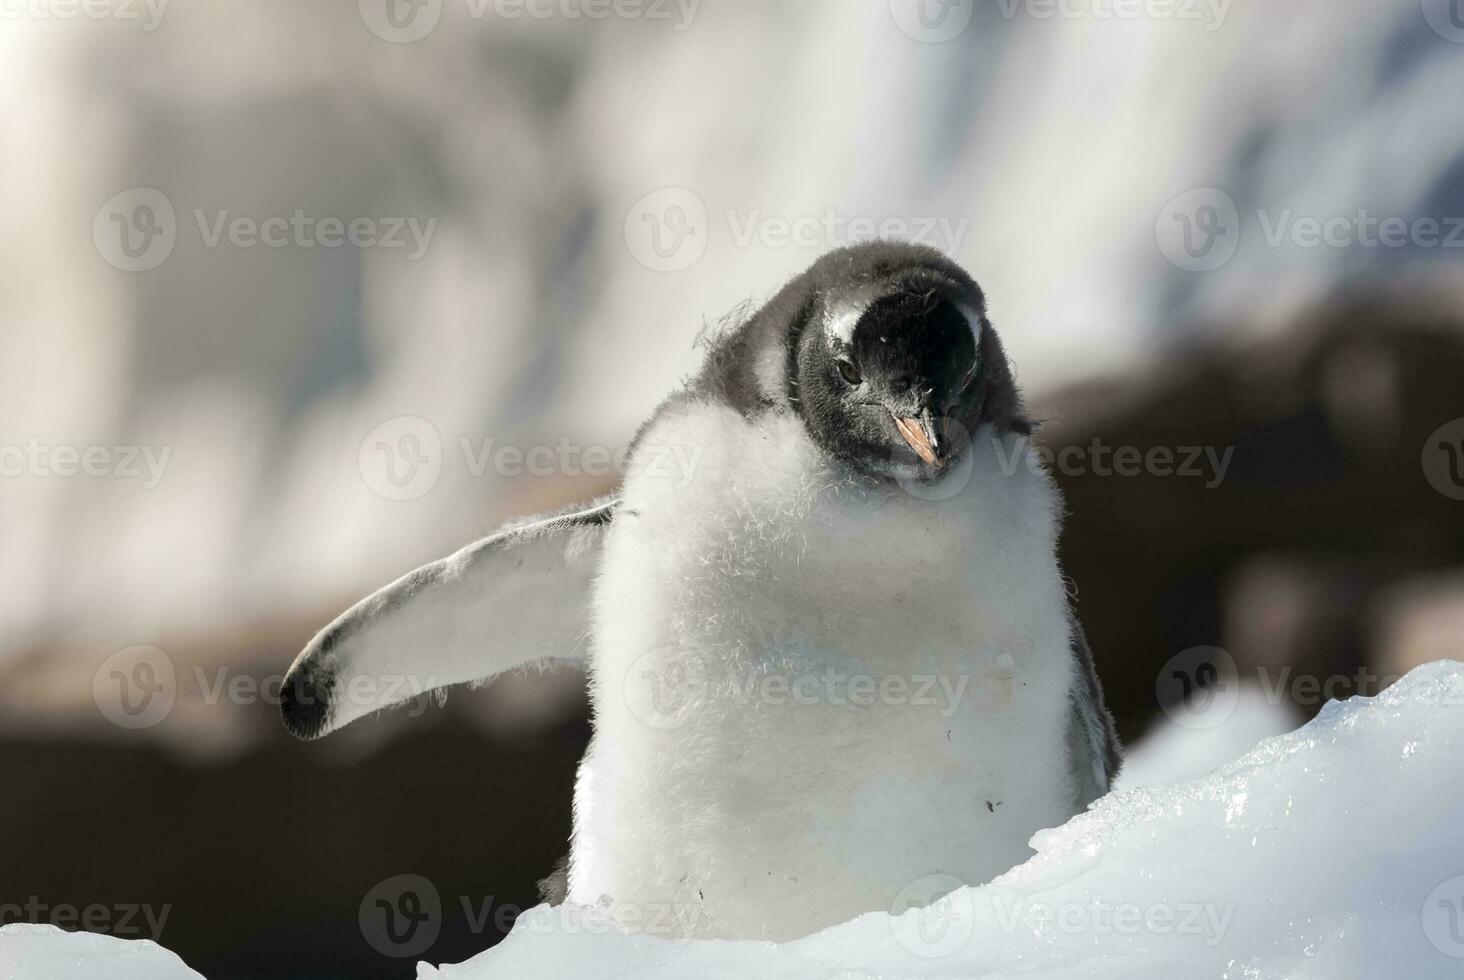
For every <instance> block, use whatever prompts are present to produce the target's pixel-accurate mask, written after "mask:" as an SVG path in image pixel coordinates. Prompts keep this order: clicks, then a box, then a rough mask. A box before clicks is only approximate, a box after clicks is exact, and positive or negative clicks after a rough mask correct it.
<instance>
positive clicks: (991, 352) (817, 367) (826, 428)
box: [789, 242, 1028, 478]
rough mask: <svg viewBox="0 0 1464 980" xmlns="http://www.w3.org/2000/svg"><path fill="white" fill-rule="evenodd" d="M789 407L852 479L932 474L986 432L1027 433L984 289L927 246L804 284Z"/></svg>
mask: <svg viewBox="0 0 1464 980" xmlns="http://www.w3.org/2000/svg"><path fill="white" fill-rule="evenodd" d="M805 278H806V286H807V289H806V292H805V294H804V302H803V305H802V310H801V313H802V316H801V318H800V319H801V323H800V329H799V331H798V336H797V338H796V340H795V341H794V344H793V350H791V351H790V354H791V355H792V358H793V362H794V363H792V364H791V365H790V368H791V370H790V371H789V379H790V396H789V398H790V402H791V403H792V405H793V407H794V409H795V410H796V411H797V412H798V413H799V414H800V415H801V416H802V418H803V420H804V422H805V423H806V425H807V426H808V428H809V431H810V432H811V433H812V435H813V437H814V438H815V440H816V441H817V442H819V443H820V445H821V446H822V447H823V448H824V449H825V451H827V452H829V453H830V454H831V455H833V456H835V457H836V458H838V459H839V460H840V461H842V462H844V463H846V464H848V465H850V466H852V467H853V468H855V469H856V470H858V471H861V472H865V473H869V474H875V475H886V476H916V477H922V478H933V477H936V476H939V475H940V474H941V473H942V472H943V471H944V470H946V469H947V468H948V467H949V466H950V465H951V463H952V462H953V461H954V460H955V459H957V458H958V457H959V456H960V454H961V453H962V452H964V451H965V450H966V449H967V447H968V446H969V444H970V440H971V437H972V434H973V433H975V432H976V430H977V428H978V427H980V426H981V425H983V424H985V423H993V424H994V425H996V427H997V428H998V430H1001V429H1017V430H1019V431H1027V430H1028V426H1027V424H1026V422H1025V420H1024V419H1023V418H1022V416H1021V411H1020V406H1019V403H1018V400H1017V396H1016V391H1015V387H1014V385H1013V383H1012V379H1011V374H1010V370H1009V368H1008V366H1007V362H1006V356H1005V354H1004V352H1003V351H1002V348H1001V343H1000V341H999V340H998V339H997V337H996V332H995V331H994V330H993V329H992V327H991V324H990V322H989V321H988V320H987V318H986V299H985V296H984V295H983V294H982V292H981V289H980V287H979V286H977V285H976V283H975V282H974V281H973V280H972V279H971V277H970V276H968V275H967V274H966V273H965V271H964V270H962V269H961V268H960V267H959V266H957V265H956V264H955V263H953V262H951V261H950V260H949V259H947V258H945V257H944V256H943V255H941V254H940V253H939V252H936V251H935V250H933V249H930V248H925V247H923V246H916V245H907V244H899V243H889V242H880V243H873V244H870V245H862V246H855V247H852V248H846V249H840V250H838V251H836V252H832V253H830V254H829V255H826V256H824V257H823V258H822V259H820V260H819V261H818V262H817V263H816V264H815V265H814V266H813V267H812V268H811V269H810V270H809V271H808V272H807V273H806V274H805Z"/></svg>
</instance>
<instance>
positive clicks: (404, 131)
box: [0, 0, 1464, 980]
mask: <svg viewBox="0 0 1464 980" xmlns="http://www.w3.org/2000/svg"><path fill="white" fill-rule="evenodd" d="M0 79H3V81H4V87H5V89H6V91H8V92H9V93H10V95H9V97H8V98H6V99H5V100H4V101H3V103H0V177H3V180H0V215H3V217H4V219H5V221H6V224H7V226H8V227H9V228H10V230H11V233H10V234H9V235H6V236H5V237H4V239H3V240H0V372H3V383H0V576H3V583H4V588H3V589H0V783H3V785H4V787H5V791H4V794H3V796H4V800H5V802H4V803H3V805H0V919H3V921H18V920H29V921H56V922H58V924H62V925H65V926H67V927H70V928H78V927H85V928H90V929H94V930H96V931H104V932H113V933H115V934H117V935H121V936H124V937H127V938H136V937H138V936H148V937H154V938H158V939H159V940H160V941H161V942H162V943H163V944H164V945H166V946H168V947H169V948H171V949H173V950H175V951H177V952H178V953H179V954H180V955H182V956H183V958H184V959H185V960H186V961H187V962H188V963H189V964H190V965H192V966H193V967H194V968H196V969H198V970H200V971H201V972H203V973H204V974H206V975H207V976H208V977H210V978H213V980H222V978H244V977H249V978H267V977H268V978H274V977H281V978H283V977H311V978H325V977H334V976H341V977H407V976H410V975H411V973H412V967H411V964H412V962H413V959H412V958H413V957H416V958H421V959H427V960H430V961H432V962H444V961H445V962H452V961H456V960H461V959H464V958H466V957H467V956H469V955H471V954H472V953H474V952H476V951H478V950H480V949H482V948H484V947H485V946H487V945H490V944H491V943H493V942H495V941H496V940H497V939H498V938H499V937H500V935H501V934H502V932H503V931H504V930H505V929H506V928H507V927H508V926H509V925H510V924H511V922H512V918H513V915H514V914H515V912H516V911H517V910H519V909H521V908H524V907H528V906H531V905H533V904H534V903H535V902H536V898H535V891H534V886H533V881H534V879H536V878H538V877H540V876H542V875H544V874H546V873H547V872H548V871H549V870H550V868H551V866H552V865H553V863H554V861H555V860H556V859H557V858H559V857H560V856H561V855H562V854H563V853H564V852H565V850H566V843H565V841H566V837H567V834H568V828H569V801H570V795H571V784H572V778H573V771H574V767H575V764H576V762H577V760H578V757H579V754H580V752H581V751H582V749H583V746H584V742H585V740H586V738H587V737H588V731H589V729H588V722H587V717H586V712H585V704H584V694H583V680H582V677H581V676H580V675H579V674H578V673H576V672H574V671H565V670H559V671H550V672H544V673H535V674H532V675H529V676H514V677H509V678H505V679H503V680H501V681H500V682H498V683H496V684H494V685H493V686H491V687H489V688H486V689H483V690H477V691H454V692H453V693H452V694H451V695H450V696H449V697H448V698H447V699H446V701H445V703H438V702H437V701H435V700H425V701H422V702H420V703H415V704H413V705H412V706H411V707H410V708H409V709H407V710H403V711H397V712H394V713H390V714H388V715H387V716H385V717H382V718H378V719H372V720H368V721H363V722H358V723H357V724H355V725H352V726H351V727H349V728H348V729H346V730H344V731H342V732H341V733H339V734H338V735H335V736H332V737H331V738H330V739H327V740H325V741H323V742H320V743H315V744H309V745H304V744H299V743H295V742H293V741H291V740H290V739H289V738H288V737H287V736H286V735H285V733H284V731H283V729H282V728H281V726H280V724H279V721H278V716H277V711H276V707H275V700H276V699H275V693H276V692H277V689H278V683H279V679H280V676H281V675H282V673H283V672H284V670H285V669H286V668H287V667H288V665H289V663H290V661H291V659H292V658H293V656H294V655H295V653H296V652H297V651H298V650H299V648H300V647H301V646H302V645H303V643H304V642H305V641H306V640H307V639H308V638H309V637H310V635H311V634H312V633H313V632H314V630H315V629H317V628H319V627H320V626H321V625H323V624H324V623H325V622H327V621H328V620H329V619H330V618H332V617H333V616H334V615H335V613H336V612H338V611H339V610H340V609H341V608H343V607H344V606H345V605H347V604H348V603H349V602H351V601H353V600H354V599H355V598H357V597H359V596H360V595H362V594H364V593H365V592H367V591H369V590H371V589H373V588H375V587H376V586H377V585H379V584H381V583H383V582H385V581H387V580H388V579H390V578H393V577H395V576H396V575H398V574H400V573H402V572H404V571H406V570H408V569H410V568H412V567H414V566H415V565H417V564H419V563H421V562H424V561H426V560H429V559H431V558H435V557H438V556H440V555H442V554H445V553H447V552H448V551H450V550H453V549H454V548H456V547H457V546H458V545H460V544H462V543H464V542H465V541H467V540H469V539H471V538H473V537H475V536H478V535H480V534H482V533H485V532H486V531H488V530H490V529H492V528H493V527H494V525H495V524H496V523H498V522H499V521H501V520H502V519H504V518H507V517H509V516H513V515H521V514H528V513H534V512H537V511H542V510H546V509H549V508H551V507H556V506H559V505H563V504H567V503H571V502H574V501H577V500H582V499H585V498H587V497H589V496H592V495H594V494H597V493H601V492H604V491H606V490H608V489H610V488H612V487H613V486H614V485H615V484H616V482H617V472H616V467H617V461H618V460H619V459H620V457H619V456H618V455H617V454H618V453H619V451H620V450H622V449H623V447H624V446H625V444H626V443H627V442H628V440H629V438H630V437H631V435H632V434H633V432H634V430H635V427H636V426H637V425H638V424H639V423H640V422H641V421H642V420H643V419H644V418H646V417H647V415H648V414H649V413H650V411H651V410H652V409H653V407H654V406H655V404H656V403H657V402H658V401H659V400H660V399H661V398H662V397H663V396H664V395H665V394H666V393H667V392H668V391H670V390H671V389H672V388H673V386H675V385H676V384H677V383H678V382H679V381H680V380H681V379H683V378H685V377H686V376H687V375H688V374H689V373H690V372H692V371H694V370H695V369H696V367H697V365H698V363H699V359H700V356H701V351H700V349H699V348H698V346H697V344H696V339H697V337H698V335H699V334H700V332H701V331H702V330H703V329H704V328H705V327H706V326H707V325H708V324H709V323H715V322H717V321H719V320H720V319H722V318H724V317H726V316H728V315H734V316H735V315H736V313H735V311H737V310H738V309H739V308H740V307H741V305H742V304H746V303H749V302H751V303H754V304H755V303H757V302H760V301H761V300H762V299H764V298H766V297H767V296H769V295H770V294H771V293H772V292H773V291H774V290H775V289H776V287H777V286H778V285H779V284H780V283H781V282H783V281H784V280H786V279H787V278H789V277H790V276H792V275H794V274H796V273H797V272H799V271H801V269H802V268H804V267H805V266H806V265H807V264H808V263H810V262H811V261H812V260H813V259H814V258H815V257H816V256H817V255H819V254H821V253H822V252H823V251H826V250H827V249H829V248H833V247H837V246H839V245H844V244H849V243H851V242H855V241H860V240H865V239H868V238H871V237H874V236H876V235H885V236H890V237H903V238H912V239H916V240H919V241H923V242H925V243H927V244H930V245H934V246H936V247H938V248H940V249H942V250H943V251H945V252H947V253H949V254H951V255H952V256H954V257H955V258H956V259H958V260H959V261H960V262H961V263H963V264H964V265H965V266H966V267H967V268H968V269H969V270H970V271H971V272H972V274H973V275H974V276H975V277H976V278H977V280H978V281H979V282H980V283H981V284H982V285H983V287H984V288H985V290H986V292H987V295H988V296H989V298H990V307H991V315H992V318H993V320H994V322H995V324H996V325H997V328H998V329H999V330H1000V331H1001V334H1002V336H1003V338H1004V340H1005V343H1006V345H1007V349H1008V352H1009V354H1010V355H1011V358H1012V360H1013V362H1014V364H1015V366H1016V370H1017V373H1018V377H1019V380H1020V382H1021V383H1022V384H1023V386H1024V389H1025V391H1026V395H1027V399H1028V403H1029V407H1030V408H1031V409H1032V410H1033V412H1034V413H1035V414H1036V415H1037V416H1038V417H1040V418H1042V419H1044V420H1046V421H1045V424H1044V426H1043V428H1042V431H1041V439H1042V441H1043V442H1044V443H1045V444H1046V445H1047V446H1048V447H1049V448H1050V449H1051V450H1052V451H1053V453H1054V457H1053V465H1054V468H1055V469H1056V471H1057V476H1058V480H1059V482H1060V484H1061V485H1062V488H1063V490H1064V492H1065V493H1066V494H1067V501H1068V505H1069V517H1068V520H1067V529H1066V532H1065V537H1064V543H1063V554H1064V561H1065V563H1066V569H1067V572H1068V573H1069V575H1070V577H1071V579H1072V580H1073V584H1074V588H1075V592H1076V596H1077V603H1078V610H1079V613H1080V615H1081V617H1082V620H1083V622H1084V624H1085V626H1086V628H1087V631H1088V635H1089V638H1090V640H1091V643H1092V646H1093V648H1094V650H1095V652H1096V656H1097V659H1098V666H1099V670H1100V673H1101V675H1102V678H1103V681H1104V683H1105V685H1106V687H1107V691H1108V696H1109V702H1110V705H1111V707H1112V708H1113V710H1114V712H1115V714H1116V715H1117V717H1118V721H1119V726H1120V729H1121V732H1122V734H1123V736H1124V738H1125V740H1126V742H1128V743H1129V745H1130V746H1131V749H1130V761H1129V767H1128V771H1127V773H1126V775H1125V777H1124V785H1125V786H1136V785H1143V784H1145V783H1153V782H1165V781H1171V780H1178V779H1184V778H1190V777H1193V776H1197V775H1200V774H1203V773H1204V772H1207V771H1208V770H1209V769H1210V768H1212V767H1214V766H1216V765H1219V764H1221V763H1223V762H1225V761H1227V760H1229V759H1232V758H1234V757H1236V756H1237V755H1239V754H1241V753H1242V752H1243V751H1245V750H1246V749H1247V748H1249V746H1250V745H1252V744H1254V742H1255V741H1256V740H1257V739H1259V738H1261V737H1264V736H1266V735H1270V734H1276V733H1279V732H1282V731H1287V730H1290V729H1291V728H1294V727H1295V726H1296V725H1298V724H1300V723H1301V722H1302V721H1304V720H1305V719H1306V718H1308V717H1309V716H1310V715H1311V714H1314V713H1315V712H1316V711H1317V710H1318V709H1319V708H1320V706H1321V704H1322V703H1324V701H1325V700H1326V698H1327V697H1347V696H1352V695H1356V694H1361V695H1372V694H1376V693H1377V691H1378V690H1380V689H1381V687H1383V686H1384V685H1386V683H1388V681H1389V680H1390V679H1391V678H1393V677H1395V676H1396V675H1398V674H1399V673H1401V672H1403V671H1405V670H1407V669H1408V668H1409V667H1410V666H1413V665H1415V664H1417V663H1421V662H1425V661H1428V660H1434V659H1439V658H1444V657H1454V658H1458V657H1460V656H1461V652H1460V647H1461V640H1460V637H1461V636H1464V262H1461V257H1464V99H1460V98H1459V97H1458V96H1459V93H1460V92H1461V91H1464V6H1461V3H1460V0H1437V2H1435V0H1423V2H1420V0H1389V2H1384V3H1380V2H1377V0H1292V2H1290V3H1287V4H1274V3H1271V4H1265V3H1260V2H1258V0H1233V2H1227V0H1091V2H1088V0H977V2H971V0H859V2H848V0H826V2H825V0H800V2H797V3H794V2H790V0H784V2H764V0H679V2H678V0H616V2H611V0H359V2H357V0H314V2H311V3H308V4H306V3H299V2H297V0H249V2H247V3H246V2H240V0H175V2H173V3H167V2H166V0H94V2H93V3H90V4H88V5H86V6H82V5H78V4H76V3H72V2H70V0H16V2H14V3H7V4H5V5H4V7H3V10H0ZM1064 450H1070V451H1069V452H1064ZM403 875H410V876H414V877H413V878H412V879H411V881H413V882H416V885H414V888H415V889H416V892H415V893H417V894H418V895H419V897H422V898H423V900H424V903H425V904H424V906H423V908H424V910H425V911H424V914H425V915H427V916H428V920H427V926H426V928H425V931H422V932H418V933H416V934H415V935H414V937H413V938H412V939H411V940H410V941H403V940H402V939H401V938H400V936H399V935H396V934H388V933H387V932H386V931H383V927H382V926H381V924H380V922H379V921H378V919H379V916H378V917H377V918H373V916H374V915H376V913H375V911H374V910H375V908H376V905H375V898H374V897H373V896H379V894H380V893H381V891H380V890H381V889H382V888H386V889H387V890H388V891H390V890H391V889H392V888H395V887H398V886H397V885H393V884H391V882H393V881H399V876H403ZM422 880H425V882H426V885H422V884H421V882H422ZM17 909H19V910H20V911H17ZM89 909H96V910H99V911H94V912H93V913H89V912H88V910H89ZM129 909H130V910H131V911H130V912H129ZM68 910H69V911H68ZM88 915H90V917H89V918H83V917H84V916H88Z"/></svg>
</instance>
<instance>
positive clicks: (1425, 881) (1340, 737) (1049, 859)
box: [417, 662, 1464, 980]
mask: <svg viewBox="0 0 1464 980" xmlns="http://www.w3.org/2000/svg"><path fill="white" fill-rule="evenodd" d="M1461 750H1464V665H1461V664H1457V663H1452V662H1449V663H1437V664H1430V665H1428V666H1425V667H1420V668H1418V669H1417V670H1415V671H1413V672H1412V673H1410V674H1409V675H1408V676H1407V677H1406V678H1404V679H1403V680H1401V681H1399V682H1398V683H1397V684H1395V685H1394V686H1393V687H1392V688H1390V689H1388V690H1387V691H1385V692H1383V693H1382V694H1381V695H1379V696H1378V697H1375V698H1355V699H1353V700H1350V701H1347V702H1343V703H1331V704H1328V705H1327V706H1326V708H1325V709H1323V711H1322V713H1321V714H1320V715H1319V716H1318V717H1317V718H1316V719H1315V720H1313V721H1312V722H1311V723H1310V724H1308V725H1306V726H1305V727H1303V728H1301V729H1300V730H1298V731H1295V732H1292V733H1291V734H1289V735H1283V736H1280V737H1277V738H1271V739H1267V740H1265V741H1263V742H1262V743H1260V744H1259V745H1258V746H1256V748H1255V749H1253V750H1252V751H1251V752H1250V753H1248V754H1247V755H1245V756H1244V757H1242V758H1241V759H1239V760H1237V761H1235V762H1233V763H1230V764H1229V765H1226V766H1223V767H1222V768H1220V769H1218V770H1216V771H1215V772H1214V773H1212V774H1211V775H1209V776H1207V777H1205V778H1203V779H1198V780H1195V781H1192V782H1188V783H1183V784H1180V785H1177V786H1164V787H1157V786H1150V787H1145V788H1140V789H1134V790H1129V791H1127V792H1119V793H1114V794H1111V795H1109V796H1107V797H1105V798H1104V799H1102V800H1100V801H1098V802H1097V803H1096V804H1094V806H1093V807H1092V809H1090V810H1089V811H1088V812H1087V813H1084V814H1080V815H1079V816H1077V817H1074V818H1073V819H1072V820H1070V821H1069V822H1068V823H1067V824H1065V825H1064V826H1062V827H1059V828H1056V829H1053V830H1044V831H1041V832H1040V833H1038V834H1037V835H1036V836H1035V837H1033V839H1032V845H1033V847H1034V848H1035V849H1036V851H1037V853H1036V855H1034V856H1033V857H1032V858H1031V860H1029V861H1027V862H1026V863H1025V864H1023V865H1021V866H1019V867H1017V868H1014V869H1013V870H1011V871H1009V872H1008V873H1006V874H1005V875H1002V876H1001V877H1000V878H997V879H996V880H995V881H993V882H991V883H990V884H988V885H984V886H982V887H979V888H959V889H956V890H955V891H953V892H951V893H950V894H948V895H946V896H945V897H944V898H941V899H940V900H939V901H937V902H935V903H934V904H933V905H930V906H929V907H926V908H921V909H915V910H913V911H908V912H905V913H904V914H902V915H889V914H886V913H883V912H877V913H871V914H869V915H865V916H861V917H860V918H858V919H855V920H853V921H851V922H847V923H845V924H843V925H840V926H835V927H833V928H831V929H827V930H825V931H823V932H821V933H818V934H816V935H813V936H810V937H808V938H806V939H802V940H798V941H796V942H791V943H785V944H782V945H775V944H772V943H759V942H727V941H696V942H671V941H666V940H658V939H651V938H648V937H645V936H637V935H627V934H626V933H624V932H622V931H620V930H619V929H618V928H616V927H615V925H614V923H613V921H612V920H611V918H610V915H609V913H608V912H607V911H605V910H602V909H586V908H560V909H550V908H548V907H545V906H540V907H539V908H536V909H533V910H531V911H529V912H527V913H525V914H524V915H523V916H521V917H520V918H519V920H518V923H517V924H516V925H515V927H514V930H513V932H512V934H511V935H509V937H508V938H507V939H505V940H504V941H503V942H502V943H501V944H499V945H498V946H497V947H495V948H494V949H491V950H489V951H488V952H485V953H483V954H481V955H479V956H476V957H474V958H473V959H471V960H469V961H467V962H466V963H462V964H460V965H457V966H441V967H437V968H433V967H431V966H427V965H425V964H422V965H419V966H418V972H417V976H418V980H429V978H440V980H521V978H527V977H555V978H558V980H577V978H584V980H602V978H606V977H616V978H636V980H651V978H662V977H664V978H678V980H679V978H683V977H698V978H706V980H716V978H731V977H748V976H756V977H761V978H769V980H774V978H789V980H793V978H797V980H816V978H827V980H855V978H870V980H873V978H881V980H897V978H956V977H961V978H1015V977H1022V978H1024V980H1038V978H1058V977H1064V978H1079V977H1081V978H1084V980H1094V978H1098V980H1102V978H1115V980H1117V978H1124V980H1133V978H1149V977H1152V978H1156V980H1159V978H1162V980H1171V978H1173V977H1177V976H1186V977H1223V978H1257V980H1268V978H1283V977H1284V978H1287V980H1348V978H1359V980H1361V978H1367V980H1374V978H1377V977H1384V976H1398V975H1400V973H1399V971H1400V970H1403V971H1404V972H1406V974H1407V975H1408V976H1409V977H1410V978H1411V980H1429V978H1435V977H1437V978H1444V977H1448V978H1457V977H1459V976H1461V975H1464V780H1460V779H1459V778H1458V766H1459V759H1460V757H1461ZM949 887H950V883H949V879H942V878H941V877H940V876H932V877H931V878H930V879H925V880H922V881H920V882H915V883H912V887H911V889H910V890H909V894H911V895H916V896H918V895H919V894H920V893H921V892H922V890H924V891H926V892H927V893H928V894H937V893H939V892H940V891H942V890H944V888H949Z"/></svg>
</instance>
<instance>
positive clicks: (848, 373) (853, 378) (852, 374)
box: [839, 360, 862, 386]
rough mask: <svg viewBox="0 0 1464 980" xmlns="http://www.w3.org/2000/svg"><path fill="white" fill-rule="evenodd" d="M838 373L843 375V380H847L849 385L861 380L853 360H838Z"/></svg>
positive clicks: (856, 383) (854, 384)
mask: <svg viewBox="0 0 1464 980" xmlns="http://www.w3.org/2000/svg"><path fill="white" fill-rule="evenodd" d="M839 373H840V374H841V375H843V376H844V380H845V381H847V382H849V384H850V385H851V386H856V385H858V384H859V382H860V381H861V380H862V377H861V375H860V374H859V368H858V367H856V366H855V364H854V362H853V361H845V360H840V361H839Z"/></svg>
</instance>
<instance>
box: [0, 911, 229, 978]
mask: <svg viewBox="0 0 1464 980" xmlns="http://www.w3.org/2000/svg"><path fill="white" fill-rule="evenodd" d="M0 978H3V980H102V978H105V980H203V977H202V976H200V975H199V974H197V973H194V972H193V971H192V970H190V969H188V967H186V966H184V965H183V961H182V960H180V959H178V957H176V956H174V955H173V954H172V953H170V952H168V951H167V950H166V949H163V948H162V947H161V946H159V945H158V944H157V943H154V942H150V941H148V940H146V939H137V940H127V939H114V938H113V937H111V936H99V935H97V934H96V933H93V932H66V931H65V930H62V929H58V928H56V927H55V926H37V925H29V924H24V923H22V924H17V925H8V926H5V927H4V928H0Z"/></svg>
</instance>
